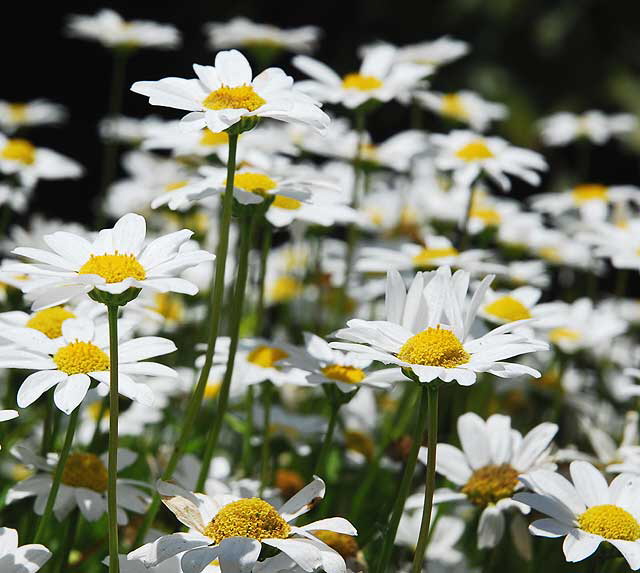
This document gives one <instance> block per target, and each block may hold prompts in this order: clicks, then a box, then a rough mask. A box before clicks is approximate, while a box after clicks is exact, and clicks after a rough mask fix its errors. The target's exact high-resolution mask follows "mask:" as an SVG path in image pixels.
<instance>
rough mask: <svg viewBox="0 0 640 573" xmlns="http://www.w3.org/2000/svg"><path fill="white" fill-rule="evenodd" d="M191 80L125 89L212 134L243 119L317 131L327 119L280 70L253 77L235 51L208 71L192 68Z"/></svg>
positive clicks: (223, 55) (218, 59)
mask: <svg viewBox="0 0 640 573" xmlns="http://www.w3.org/2000/svg"><path fill="white" fill-rule="evenodd" d="M193 69H194V71H195V73H196V75H197V76H198V77H197V78H194V79H189V80H187V79H183V78H164V79H162V80H158V81H141V82H136V83H135V84H133V86H131V90H132V91H134V92H136V93H139V94H142V95H145V96H148V97H149V103H150V104H151V105H160V106H164V107H172V108H176V109H182V110H185V111H188V112H190V113H188V114H187V115H185V116H184V117H183V118H182V123H183V124H184V125H185V126H187V127H188V128H189V129H194V130H195V129H203V128H204V127H205V126H206V127H208V128H209V129H210V130H211V131H212V132H214V133H218V132H221V131H224V130H225V129H228V128H229V127H231V126H233V125H236V124H237V123H238V122H240V121H241V120H242V119H243V118H247V119H249V120H255V119H258V118H260V117H270V118H272V119H278V120H281V121H286V122H290V123H300V124H303V125H309V126H311V127H314V128H315V129H317V130H319V131H322V130H324V129H325V128H326V127H327V125H328V124H329V117H328V116H327V115H326V114H325V113H324V112H323V111H322V110H321V109H320V107H319V106H318V105H317V104H316V102H315V101H314V100H313V99H311V98H310V97H308V96H306V95H305V94H303V93H302V92H300V91H299V90H295V89H293V78H291V77H290V76H288V75H287V74H285V73H284V71H283V70H281V69H280V68H268V69H266V70H265V71H263V72H262V73H261V74H259V75H257V76H256V77H255V78H254V77H253V72H252V70H251V66H250V65H249V62H248V61H247V59H246V58H245V57H244V56H243V55H242V54H241V53H240V52H238V51H237V50H229V51H224V52H218V54H217V55H216V59H215V65H214V66H201V65H198V64H194V66H193Z"/></svg>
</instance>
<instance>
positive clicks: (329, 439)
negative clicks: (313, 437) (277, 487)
mask: <svg viewBox="0 0 640 573" xmlns="http://www.w3.org/2000/svg"><path fill="white" fill-rule="evenodd" d="M334 390H335V388H331V390H330V391H328V392H327V395H328V396H329V405H330V408H331V409H330V411H329V425H328V426H327V432H326V433H325V435H324V440H323V442H322V448H320V453H319V454H318V460H317V462H316V467H315V470H314V472H313V473H314V474H315V475H317V476H320V477H322V476H323V475H324V474H325V471H326V467H325V466H326V465H327V457H328V456H329V452H330V451H331V446H332V445H333V434H334V433H335V430H336V424H337V422H338V413H339V412H340V406H341V405H342V403H341V402H340V401H339V400H336V399H335V397H334V396H333V391H334Z"/></svg>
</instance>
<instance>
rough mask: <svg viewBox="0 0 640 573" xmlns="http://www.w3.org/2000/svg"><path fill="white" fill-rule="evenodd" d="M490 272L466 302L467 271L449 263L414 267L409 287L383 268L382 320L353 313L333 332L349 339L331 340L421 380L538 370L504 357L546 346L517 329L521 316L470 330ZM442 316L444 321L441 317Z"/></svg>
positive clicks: (465, 381) (468, 380) (468, 379)
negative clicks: (476, 333) (477, 332)
mask: <svg viewBox="0 0 640 573" xmlns="http://www.w3.org/2000/svg"><path fill="white" fill-rule="evenodd" d="M492 279H493V276H488V277H486V278H485V279H484V280H483V281H482V283H481V284H480V286H479V287H478V288H477V290H476V292H475V293H474V295H473V298H472V299H471V301H470V302H467V301H466V296H467V289H468V286H469V273H467V272H465V271H461V270H459V271H456V273H455V274H454V275H453V276H452V275H451V270H450V269H449V267H441V268H439V269H438V270H437V271H431V272H424V273H418V274H417V275H416V276H415V278H414V279H413V281H412V283H411V287H410V288H409V290H408V291H407V290H406V288H405V285H404V282H403V280H402V277H401V276H400V274H399V273H398V272H397V271H395V272H389V273H388V274H387V292H386V299H385V304H386V320H380V321H368V320H360V319H353V320H350V321H349V322H347V328H343V329H341V330H339V331H338V332H337V333H336V337H337V338H341V339H343V340H348V341H349V342H333V343H331V346H332V347H334V348H340V349H342V350H348V351H351V352H353V353H357V354H360V355H361V356H362V357H363V358H367V359H370V360H375V361H378V362H382V363H384V364H394V365H396V366H400V367H403V368H408V369H410V370H411V371H412V372H413V373H414V374H415V375H416V376H417V377H418V379H419V380H420V381H421V382H431V381H433V380H435V379H440V380H442V381H444V382H451V381H453V380H456V381H457V382H458V383H459V384H462V385H464V386H467V385H470V384H473V383H474V382H475V381H476V374H477V373H478V372H488V373H490V374H493V375H495V376H499V377H500V378H511V377H513V376H519V375H522V374H528V375H530V376H535V377H539V376H540V373H539V372H538V371H536V370H534V369H533V368H530V367H528V366H525V365H523V364H516V363H513V362H507V361H506V360H507V359H508V358H511V357H514V356H518V355H521V354H526V353H529V352H535V351H538V350H545V349H546V348H547V345H546V344H545V343H544V342H540V341H537V340H533V339H530V338H528V337H526V336H522V335H517V334H515V333H514V332H513V329H514V328H517V327H518V326H521V325H522V324H523V321H518V322H510V323H507V324H504V325H502V326H499V327H498V328H496V329H494V330H492V331H490V332H488V333H487V334H485V335H484V336H482V337H480V338H476V339H474V338H471V337H470V330H471V326H472V324H473V322H474V320H475V317H476V314H477V312H478V308H479V306H480V304H481V303H482V300H483V298H484V295H485V292H486V290H487V289H488V288H489V284H490V283H491V280H492ZM443 320H445V321H446V322H443Z"/></svg>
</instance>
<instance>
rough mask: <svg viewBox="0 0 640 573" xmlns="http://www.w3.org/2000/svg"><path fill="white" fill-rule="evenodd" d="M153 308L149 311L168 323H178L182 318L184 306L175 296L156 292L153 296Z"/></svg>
mask: <svg viewBox="0 0 640 573" xmlns="http://www.w3.org/2000/svg"><path fill="white" fill-rule="evenodd" d="M153 302H154V303H155V304H154V306H152V307H151V310H153V311H154V312H157V313H158V314H159V315H160V316H162V317H163V318H164V319H165V320H166V321H168V322H180V321H181V320H182V317H183V316H184V304H183V303H182V300H180V299H179V298H178V297H177V296H174V295H172V294H170V293H168V292H158V293H155V294H154V295H153Z"/></svg>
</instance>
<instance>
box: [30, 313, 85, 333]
mask: <svg viewBox="0 0 640 573" xmlns="http://www.w3.org/2000/svg"><path fill="white" fill-rule="evenodd" d="M75 316H76V315H75V314H73V313H72V312H71V311H70V310H67V309H66V308H63V307H61V306H54V307H53V308H45V309H44V310H39V311H38V312H36V313H35V314H34V315H33V316H32V317H31V318H30V319H29V321H28V322H27V324H26V326H27V327H28V328H35V329H36V330H39V331H40V332H42V333H44V334H46V335H47V337H48V338H59V337H60V336H62V323H63V322H64V321H65V320H67V318H75Z"/></svg>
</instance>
